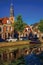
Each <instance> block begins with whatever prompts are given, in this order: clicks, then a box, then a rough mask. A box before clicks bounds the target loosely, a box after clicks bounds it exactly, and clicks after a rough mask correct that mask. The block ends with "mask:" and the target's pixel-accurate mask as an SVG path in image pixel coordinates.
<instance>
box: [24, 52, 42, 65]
mask: <svg viewBox="0 0 43 65" xmlns="http://www.w3.org/2000/svg"><path fill="white" fill-rule="evenodd" d="M24 59H25V63H26V65H43V52H42V53H40V54H39V55H36V54H35V53H32V54H30V55H27V56H25V57H24Z"/></svg>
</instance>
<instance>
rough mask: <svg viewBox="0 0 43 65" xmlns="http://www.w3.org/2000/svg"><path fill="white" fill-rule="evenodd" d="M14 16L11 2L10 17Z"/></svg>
mask: <svg viewBox="0 0 43 65" xmlns="http://www.w3.org/2000/svg"><path fill="white" fill-rule="evenodd" d="M12 16H13V17H14V6H13V3H12V2H11V5H10V17H12Z"/></svg>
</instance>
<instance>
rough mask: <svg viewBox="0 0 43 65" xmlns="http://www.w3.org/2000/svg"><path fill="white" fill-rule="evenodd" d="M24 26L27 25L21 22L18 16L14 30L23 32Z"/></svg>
mask: <svg viewBox="0 0 43 65" xmlns="http://www.w3.org/2000/svg"><path fill="white" fill-rule="evenodd" d="M25 25H27V24H26V23H24V22H23V20H22V17H21V16H20V15H19V16H18V17H17V19H16V22H14V30H17V31H19V32H22V31H23V30H24V27H25Z"/></svg>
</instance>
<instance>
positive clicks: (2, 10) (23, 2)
mask: <svg viewBox="0 0 43 65" xmlns="http://www.w3.org/2000/svg"><path fill="white" fill-rule="evenodd" d="M12 2H13V5H14V15H15V18H16V17H17V16H18V15H19V14H20V15H22V18H23V21H24V22H26V23H27V24H33V23H36V22H39V21H40V19H43V0H12ZM10 4H11V0H0V18H1V17H9V16H10Z"/></svg>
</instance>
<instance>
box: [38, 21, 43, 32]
mask: <svg viewBox="0 0 43 65" xmlns="http://www.w3.org/2000/svg"><path fill="white" fill-rule="evenodd" d="M38 29H39V30H40V31H41V32H43V20H40V23H39V25H38Z"/></svg>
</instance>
